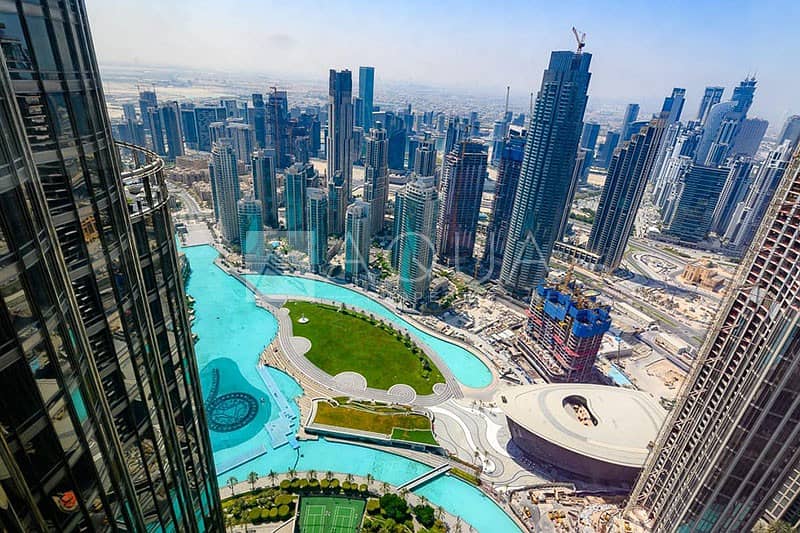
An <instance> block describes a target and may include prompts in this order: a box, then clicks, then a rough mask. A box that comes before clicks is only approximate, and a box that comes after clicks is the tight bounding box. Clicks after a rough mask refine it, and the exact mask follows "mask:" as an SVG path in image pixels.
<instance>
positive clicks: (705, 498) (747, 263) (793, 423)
mask: <svg viewBox="0 0 800 533" xmlns="http://www.w3.org/2000/svg"><path fill="white" fill-rule="evenodd" d="M799 198H800V157H798V155H797V154H796V155H795V156H794V158H793V161H792V163H791V166H790V168H789V170H788V171H787V172H786V176H785V177H784V178H783V180H782V181H781V184H780V186H779V188H778V190H777V192H776V194H775V196H774V199H773V201H772V203H771V204H770V206H769V209H768V210H767V214H766V216H765V218H764V220H763V221H762V223H761V224H760V227H759V230H758V234H757V236H756V238H755V239H754V241H753V243H752V245H751V246H750V248H749V251H748V252H747V255H746V256H745V258H744V260H743V261H742V263H741V265H740V267H739V270H738V271H737V273H736V275H735V276H734V278H733V282H732V286H731V290H730V291H729V293H728V297H727V299H726V301H725V302H724V304H723V305H722V307H721V308H720V311H719V313H718V314H717V317H716V320H715V321H714V324H713V325H712V328H711V331H710V333H709V335H708V336H707V337H706V340H705V342H704V344H703V346H702V348H701V349H700V351H699V353H698V355H697V357H696V358H695V365H694V368H693V370H692V372H691V374H690V376H689V378H688V380H687V383H686V385H685V386H684V389H683V392H682V394H681V395H680V397H679V398H678V402H677V405H676V406H675V408H673V409H672V411H671V414H670V416H669V418H668V419H667V423H666V424H665V425H664V427H663V429H662V430H661V433H660V435H659V437H658V439H657V441H656V443H655V446H654V448H653V451H652V452H651V454H650V457H649V459H648V460H647V463H646V464H645V468H644V470H643V472H642V475H641V476H640V478H639V480H638V482H637V484H636V487H635V489H634V491H633V493H632V494H631V497H630V500H629V510H635V509H637V508H643V509H644V511H645V513H646V515H647V517H648V518H649V522H650V523H649V526H650V528H651V530H652V531H654V532H657V533H661V532H672V531H709V532H711V531H713V532H728V531H751V530H752V528H753V525H754V524H755V522H756V521H757V520H758V519H759V518H761V517H764V518H766V519H768V520H774V519H778V518H785V519H789V520H791V521H792V522H796V521H797V520H798V515H797V506H798V496H800V490H798V485H797V483H796V482H797V472H798V468H800V461H798V457H800V400H798V395H797V391H798V390H800V355H799V354H800V349H798V348H799V347H800V311H798V309H800V299H798V294H797V290H796V287H797V285H798V283H800V279H799V277H800V273H799V271H798V268H797V254H798V243H800V201H799ZM637 514H638V513H637Z"/></svg>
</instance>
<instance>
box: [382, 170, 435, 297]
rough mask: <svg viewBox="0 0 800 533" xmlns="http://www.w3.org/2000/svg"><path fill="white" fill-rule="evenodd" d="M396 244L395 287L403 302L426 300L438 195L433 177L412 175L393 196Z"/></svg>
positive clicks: (394, 258) (394, 260) (431, 262)
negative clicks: (396, 280)
mask: <svg viewBox="0 0 800 533" xmlns="http://www.w3.org/2000/svg"><path fill="white" fill-rule="evenodd" d="M394 205H395V215H394V216H395V221H396V224H395V237H394V239H395V246H394V251H393V253H394V254H395V256H394V257H393V259H392V261H393V263H394V264H396V265H397V269H398V271H399V278H400V279H399V281H398V288H399V292H400V297H401V298H402V300H403V302H404V303H405V304H406V305H411V306H414V307H417V306H419V305H420V304H426V303H427V302H428V299H429V297H430V286H431V266H432V265H433V254H434V251H435V247H434V242H433V241H434V238H435V233H436V217H437V215H438V213H439V195H438V193H437V192H436V178H435V177H433V176H426V177H415V178H414V179H413V180H412V181H410V182H409V183H407V184H406V185H404V186H403V188H402V189H400V190H399V191H398V192H397V195H396V197H395V203H394Z"/></svg>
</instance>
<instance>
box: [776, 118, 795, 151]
mask: <svg viewBox="0 0 800 533" xmlns="http://www.w3.org/2000/svg"><path fill="white" fill-rule="evenodd" d="M785 141H789V144H790V145H791V146H792V149H794V147H796V146H797V145H798V143H800V115H792V116H791V117H789V118H787V119H786V122H785V123H784V124H783V128H781V134H780V135H778V145H781V144H783V143H784V142H785Z"/></svg>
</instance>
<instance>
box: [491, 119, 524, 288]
mask: <svg viewBox="0 0 800 533" xmlns="http://www.w3.org/2000/svg"><path fill="white" fill-rule="evenodd" d="M525 133H526V132H525V129H523V128H522V127H520V126H511V127H509V130H508V136H507V137H506V140H505V141H504V142H503V153H502V154H501V155H500V164H499V165H498V168H497V183H496V184H495V190H494V199H493V201H492V217H491V220H490V221H489V227H488V229H487V230H486V246H485V247H484V250H483V263H484V267H485V268H486V269H487V271H488V273H489V275H490V276H491V277H497V276H499V275H500V267H501V265H502V264H503V252H504V251H505V249H506V239H507V238H508V230H509V226H510V224H511V212H512V209H513V206H514V197H515V195H516V193H517V183H519V173H520V170H521V169H522V159H523V156H524V155H525V137H526V135H525Z"/></svg>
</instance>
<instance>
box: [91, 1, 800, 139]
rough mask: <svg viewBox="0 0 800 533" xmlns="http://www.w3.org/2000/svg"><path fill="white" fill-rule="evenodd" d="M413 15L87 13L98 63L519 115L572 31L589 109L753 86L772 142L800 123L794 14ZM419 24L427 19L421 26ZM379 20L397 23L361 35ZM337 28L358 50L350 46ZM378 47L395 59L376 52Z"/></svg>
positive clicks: (129, 6) (148, 8)
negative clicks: (389, 94) (328, 81)
mask: <svg viewBox="0 0 800 533" xmlns="http://www.w3.org/2000/svg"><path fill="white" fill-rule="evenodd" d="M416 4H417V2H416V0H415V1H414V2H409V3H406V4H404V6H403V8H402V9H394V10H392V11H389V9H388V8H387V7H386V5H385V4H381V5H369V4H365V3H362V2H353V3H350V4H348V5H338V4H337V5H335V6H328V5H317V4H316V3H315V2H296V3H293V4H291V5H288V4H287V5H284V4H280V3H267V4H265V5H257V4H256V3H254V2H251V1H249V0H235V1H234V2H232V3H231V4H230V5H229V6H228V9H227V10H226V11H225V13H220V12H219V9H218V8H215V6H214V5H213V4H211V3H210V2H207V1H202V2H199V3H198V2H193V3H192V4H189V3H188V2H187V1H185V0H178V1H177V2H174V3H171V4H170V5H162V4H159V3H156V2H153V0H144V2H133V1H132V0H124V1H122V2H118V3H114V4H113V6H112V5H110V4H109V3H105V2H100V3H93V4H90V5H89V6H88V11H89V17H90V21H91V23H92V25H91V27H92V32H93V36H94V39H95V41H96V43H97V44H96V48H97V53H98V59H99V62H100V63H101V64H108V65H112V64H119V65H129V66H130V65H133V66H141V67H143V68H144V67H157V66H173V67H181V68H187V69H199V70H208V71H210V72H214V71H219V72H226V71H227V72H247V71H250V72H252V73H253V74H259V75H269V76H275V77H288V78H292V79H298V80H309V79H311V80H319V81H324V79H325V75H326V73H327V71H328V69H329V68H336V69H341V68H349V69H350V70H352V71H353V72H354V74H355V73H357V69H358V66H360V65H371V66H374V67H375V68H376V78H377V79H376V84H375V87H376V93H377V95H380V93H381V92H382V87H381V85H382V84H384V83H386V84H390V83H408V84H419V85H423V86H430V87H442V88H459V89H462V90H464V89H467V90H469V91H470V92H472V93H485V94H495V93H496V94H499V95H502V93H503V92H504V89H505V87H506V85H510V86H511V93H512V100H513V101H514V102H515V103H517V104H519V103H522V102H527V99H528V95H529V93H530V91H535V88H536V87H538V82H539V80H538V76H539V73H541V71H542V70H543V69H544V67H545V66H546V63H547V59H548V56H549V52H550V51H551V50H573V49H574V47H575V41H574V37H573V36H572V34H571V31H570V28H571V26H572V25H574V26H576V27H577V28H578V30H579V31H581V32H586V33H587V38H586V40H587V46H586V51H587V52H591V53H592V55H593V57H594V61H593V64H594V66H593V71H594V73H595V76H594V80H593V85H592V90H591V92H590V105H591V103H592V102H591V100H592V99H595V100H596V101H597V102H598V103H603V102H615V103H622V102H628V101H630V102H638V103H641V104H642V108H643V109H646V110H649V109H653V108H656V107H657V106H658V105H659V102H660V101H661V99H662V98H663V97H664V95H666V94H668V93H669V92H670V91H671V89H672V87H684V88H686V89H687V112H689V113H694V112H695V111H696V109H697V105H698V104H699V99H700V96H701V94H702V90H703V88H704V87H705V86H706V85H722V86H725V87H726V94H725V98H728V97H729V96H730V93H731V90H732V87H733V86H735V85H736V84H737V83H738V82H739V81H740V80H741V79H743V78H744V77H745V76H746V75H749V74H755V75H756V77H757V79H758V80H759V88H758V91H757V93H756V99H755V103H754V105H753V110H752V115H753V116H759V117H763V118H766V119H767V120H769V121H770V125H771V130H775V129H777V128H780V125H781V123H782V121H783V119H784V118H785V117H786V116H788V115H790V114H793V113H797V112H800V109H798V106H797V104H796V103H795V102H793V101H792V89H791V88H792V87H794V86H796V85H797V84H798V83H800V72H797V71H792V70H791V69H787V68H785V66H784V64H783V63H784V62H783V61H782V59H781V56H780V54H776V52H777V51H780V50H789V49H791V46H790V44H791V41H790V39H791V37H792V32H791V28H790V21H791V20H793V19H795V20H796V18H797V16H800V6H797V5H793V4H792V3H790V2H788V1H776V2H771V3H770V4H769V5H758V4H756V3H755V2H752V1H745V0H742V1H736V2H701V3H700V5H699V6H698V3H697V2H695V3H692V4H689V2H688V1H682V2H680V3H678V4H677V5H673V6H671V9H670V11H669V12H668V13H662V12H655V11H654V10H652V9H650V8H649V7H648V6H645V5H642V6H639V5H636V4H634V3H624V4H620V5H616V4H615V5H608V4H605V5H598V4H597V3H588V2H581V3H579V4H576V5H547V9H546V10H544V9H541V7H543V4H538V3H537V4H536V5H530V6H526V5H522V3H520V2H516V1H514V2H511V3H509V4H508V5H507V6H506V7H505V9H504V10H503V12H497V10H496V9H492V6H486V5H482V4H478V3H470V4H468V5H466V6H463V7H462V8H461V9H452V8H451V4H452V3H451V2H449V1H448V2H442V3H440V4H437V5H434V6H425V8H424V11H421V9H422V8H421V7H420V8H417V7H415V5H416ZM422 12H424V13H425V15H424V17H420V16H419V14H420V13H422ZM232 13H246V15H247V16H246V17H245V16H234V15H232ZM687 13H691V14H692V17H689V16H687ZM301 14H302V18H301ZM301 20H302V23H300V22H298V21H301ZM371 20H386V21H387V22H386V23H385V24H378V25H374V24H363V23H362V22H363V21H371ZM176 21H182V22H183V24H180V25H179V24H176ZM511 21H513V26H510V24H511ZM745 23H746V24H745ZM143 25H147V26H148V27H149V28H150V31H149V34H150V35H151V37H152V38H151V39H148V40H147V41H142V40H141V39H139V36H140V31H141V27H143ZM470 25H472V26H474V28H475V29H474V31H473V32H467V33H469V34H474V35H475V38H474V39H472V40H469V41H464V40H463V37H462V36H463V35H464V34H465V32H466V30H465V28H468V27H469V26H470ZM509 27H510V29H511V31H509ZM333 28H337V29H339V31H341V32H345V33H346V34H347V35H348V36H349V37H348V38H347V39H341V38H340V36H339V35H338V33H337V32H336V30H334V29H333ZM522 28H525V31H523V30H522ZM784 30H785V31H784ZM210 35H213V36H214V38H209V36H210ZM676 36H677V37H676ZM522 37H524V39H522ZM732 37H735V39H733V38H732ZM459 39H460V40H459ZM133 42H135V43H136V46H135V47H134V46H132V44H131V43H133ZM369 42H386V43H396V44H397V46H380V47H377V46H365V43H369ZM453 42H458V43H459V45H458V46H457V47H456V46H453V44H452V43H453ZM631 43H635V44H637V45H638V46H634V47H631V46H630V44H631ZM398 46H399V47H400V49H401V50H402V53H398ZM134 48H135V49H136V54H135V55H133V56H132V55H131V50H132V49H134ZM167 50H168V51H169V56H167V55H166V53H165V52H166V51H167ZM475 65H480V71H478V70H477V69H476V67H475ZM354 78H356V76H355V75H354ZM355 81H356V80H355V79H354V82H355Z"/></svg>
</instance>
